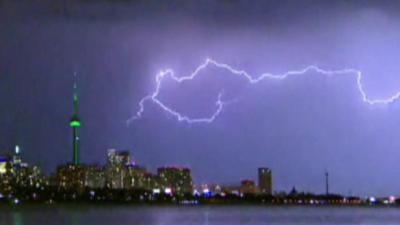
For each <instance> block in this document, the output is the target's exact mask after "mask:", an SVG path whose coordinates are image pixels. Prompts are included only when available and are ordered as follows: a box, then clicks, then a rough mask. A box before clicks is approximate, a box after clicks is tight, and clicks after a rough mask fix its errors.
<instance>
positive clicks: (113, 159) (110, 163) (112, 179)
mask: <svg viewBox="0 0 400 225" xmlns="http://www.w3.org/2000/svg"><path fill="white" fill-rule="evenodd" d="M131 164H132V163H131V159H130V155H129V151H117V150H115V149H109V150H108V152H107V166H106V171H105V173H106V174H105V175H106V186H107V187H108V188H111V189H124V188H127V187H129V182H128V183H126V182H127V177H128V172H129V171H128V167H129V166H130V165H131Z"/></svg>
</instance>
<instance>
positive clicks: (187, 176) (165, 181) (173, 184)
mask: <svg viewBox="0 0 400 225" xmlns="http://www.w3.org/2000/svg"><path fill="white" fill-rule="evenodd" d="M157 176H158V179H159V184H160V186H161V188H162V189H163V190H164V191H166V190H171V192H172V193H173V194H178V195H182V194H192V193H193V182H192V176H191V172H190V169H188V168H177V167H160V168H158V169H157Z"/></svg>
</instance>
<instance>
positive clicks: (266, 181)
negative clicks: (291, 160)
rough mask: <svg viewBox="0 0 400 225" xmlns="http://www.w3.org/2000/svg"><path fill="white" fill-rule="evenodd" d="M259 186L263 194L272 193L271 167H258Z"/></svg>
mask: <svg viewBox="0 0 400 225" xmlns="http://www.w3.org/2000/svg"><path fill="white" fill-rule="evenodd" d="M258 187H259V188H260V191H261V193H263V194H269V195H271V194H272V171H271V170H270V169H269V168H263V167H262V168H258Z"/></svg>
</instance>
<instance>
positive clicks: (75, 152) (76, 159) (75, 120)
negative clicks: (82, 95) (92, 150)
mask: <svg viewBox="0 0 400 225" xmlns="http://www.w3.org/2000/svg"><path fill="white" fill-rule="evenodd" d="M73 105H74V112H73V114H72V118H71V120H70V123H69V125H70V126H71V127H72V163H73V164H74V165H79V164H80V152H79V147H80V146H79V142H80V140H79V127H80V126H81V121H80V119H79V111H78V109H79V95H78V83H77V77H76V75H75V76H74V94H73Z"/></svg>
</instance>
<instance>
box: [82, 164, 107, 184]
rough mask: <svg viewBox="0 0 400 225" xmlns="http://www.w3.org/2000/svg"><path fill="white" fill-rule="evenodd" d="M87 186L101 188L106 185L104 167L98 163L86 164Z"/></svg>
mask: <svg viewBox="0 0 400 225" xmlns="http://www.w3.org/2000/svg"><path fill="white" fill-rule="evenodd" d="M85 172H86V174H85V187H89V188H94V189H101V188H104V187H105V185H106V177H105V172H104V168H103V167H101V166H97V165H90V166H86V170H85Z"/></svg>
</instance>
